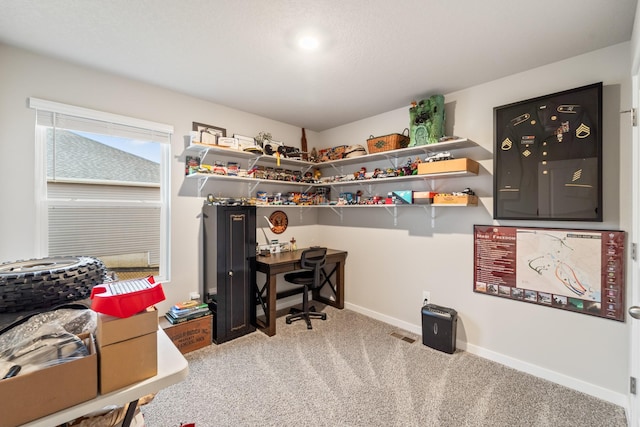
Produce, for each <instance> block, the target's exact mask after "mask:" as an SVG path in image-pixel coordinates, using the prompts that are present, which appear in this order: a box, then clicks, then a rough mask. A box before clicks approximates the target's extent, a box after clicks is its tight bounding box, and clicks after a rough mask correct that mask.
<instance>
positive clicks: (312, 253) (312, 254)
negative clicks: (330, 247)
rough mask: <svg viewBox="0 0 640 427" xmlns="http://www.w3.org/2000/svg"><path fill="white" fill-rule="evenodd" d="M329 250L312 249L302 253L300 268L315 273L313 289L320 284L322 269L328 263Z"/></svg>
mask: <svg viewBox="0 0 640 427" xmlns="http://www.w3.org/2000/svg"><path fill="white" fill-rule="evenodd" d="M326 255H327V248H321V247H311V248H309V249H305V250H304V251H302V255H301V256H300V266H301V267H302V268H304V269H305V270H312V271H313V287H316V286H318V285H319V284H320V269H321V268H322V267H323V266H324V264H325V261H326Z"/></svg>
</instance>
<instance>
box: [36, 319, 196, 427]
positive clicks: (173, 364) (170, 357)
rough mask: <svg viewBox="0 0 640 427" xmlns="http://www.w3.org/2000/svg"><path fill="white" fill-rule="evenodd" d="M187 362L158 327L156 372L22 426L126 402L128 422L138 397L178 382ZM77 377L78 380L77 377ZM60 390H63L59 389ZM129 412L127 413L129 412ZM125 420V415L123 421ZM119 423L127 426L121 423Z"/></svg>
mask: <svg viewBox="0 0 640 427" xmlns="http://www.w3.org/2000/svg"><path fill="white" fill-rule="evenodd" d="M188 373H189V364H188V363H187V360H186V359H185V358H184V356H183V355H182V354H181V353H180V351H179V350H178V349H177V348H176V346H175V345H173V343H172V342H171V340H170V339H169V337H168V336H167V334H166V333H165V332H164V331H163V330H162V329H161V328H159V329H158V374H157V375H156V376H153V377H151V378H148V379H146V380H144V381H141V382H139V383H135V384H133V385H130V386H129V387H125V388H121V389H120V390H116V391H113V392H111V393H108V394H101V395H98V397H96V398H95V399H91V400H88V401H86V402H83V403H80V404H78V405H76V406H72V407H70V408H67V409H63V410H61V411H58V412H56V413H54V414H51V415H47V416H46V417H43V418H40V419H37V420H35V421H31V422H30V423H27V424H23V427H32V426H33V427H35V426H40V427H51V426H56V425H59V424H63V423H66V422H69V421H72V420H74V419H76V418H78V417H81V416H83V415H86V414H88V413H91V412H94V411H97V410H100V409H102V408H104V407H105V406H109V405H124V404H127V403H132V405H129V411H128V412H127V416H128V417H129V419H128V421H129V422H130V421H131V417H132V416H133V411H134V409H135V406H136V405H137V402H138V399H139V398H141V397H143V396H146V395H147V394H150V393H157V392H158V391H160V390H161V389H163V388H165V387H168V386H170V385H172V384H176V383H179V382H180V381H182V380H183V379H185V378H186V377H187V374H188ZM79 380H81V379H80V378H79ZM61 392H64V391H61ZM129 412H130V413H129ZM126 420H127V419H126V418H125V421H126ZM123 425H128V424H124V423H123Z"/></svg>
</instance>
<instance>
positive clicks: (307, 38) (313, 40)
mask: <svg viewBox="0 0 640 427" xmlns="http://www.w3.org/2000/svg"><path fill="white" fill-rule="evenodd" d="M298 46H300V48H302V49H304V50H316V49H318V47H320V40H319V39H318V37H316V36H312V35H304V36H301V37H300V38H299V39H298Z"/></svg>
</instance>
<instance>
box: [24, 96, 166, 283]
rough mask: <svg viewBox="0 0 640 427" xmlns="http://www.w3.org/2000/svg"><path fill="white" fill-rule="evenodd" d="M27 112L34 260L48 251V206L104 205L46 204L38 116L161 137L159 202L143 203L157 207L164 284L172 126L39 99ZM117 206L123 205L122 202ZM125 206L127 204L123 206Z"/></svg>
mask: <svg viewBox="0 0 640 427" xmlns="http://www.w3.org/2000/svg"><path fill="white" fill-rule="evenodd" d="M28 106H29V108H32V109H35V110H36V120H35V125H34V145H35V159H34V173H35V185H34V190H35V191H34V198H35V207H36V224H35V231H36V233H35V236H36V252H37V255H36V256H37V257H40V258H42V257H46V256H48V247H49V227H48V211H49V206H55V205H60V206H63V205H68V204H69V203H73V204H74V205H75V206H96V205H97V204H98V203H102V202H104V203H106V204H108V203H109V202H108V201H100V200H91V201H84V200H74V201H65V200H49V198H48V194H47V185H48V184H47V183H48V181H47V144H46V136H45V135H42V134H39V132H43V131H44V132H46V130H45V129H46V128H45V126H43V125H39V124H38V112H39V111H41V112H43V113H47V114H49V113H53V114H63V115H66V116H72V117H77V118H80V119H88V120H92V121H96V122H103V123H106V124H113V125H116V126H125V127H131V128H137V129H143V130H145V131H149V132H150V133H152V132H157V133H159V134H160V135H161V138H160V139H161V140H159V141H157V142H159V143H160V200H159V201H158V202H149V201H146V202H145V204H146V205H148V206H155V207H160V230H159V232H160V257H159V259H160V266H159V267H160V274H159V277H158V278H157V279H158V280H159V281H162V282H167V281H169V280H170V278H171V250H170V248H171V241H170V240H171V203H170V202H171V198H170V196H171V138H172V136H173V133H174V129H173V126H171V125H167V124H163V123H157V122H152V121H148V120H143V119H137V118H133V117H128V116H123V115H118V114H113V113H107V112H103V111H98V110H92V109H88V108H84V107H77V106H73V105H68V104H62V103H58V102H54V101H47V100H43V99H39V98H33V97H31V98H29V102H28ZM119 203H123V202H122V201H121V202H119ZM139 203H140V202H139V201H131V202H130V204H131V205H132V206H134V205H136V204H138V205H139ZM125 204H129V203H128V202H125Z"/></svg>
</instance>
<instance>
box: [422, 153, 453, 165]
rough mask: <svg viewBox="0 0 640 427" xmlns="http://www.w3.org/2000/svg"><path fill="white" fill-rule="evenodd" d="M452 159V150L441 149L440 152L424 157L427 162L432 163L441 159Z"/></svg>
mask: <svg viewBox="0 0 640 427" xmlns="http://www.w3.org/2000/svg"><path fill="white" fill-rule="evenodd" d="M452 159H453V156H452V155H451V153H450V152H448V151H441V152H439V153H436V154H432V155H430V156H427V157H426V158H425V159H424V161H425V162H427V163H431V162H439V161H442V160H452Z"/></svg>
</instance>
